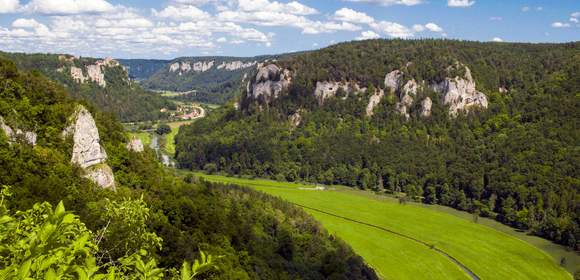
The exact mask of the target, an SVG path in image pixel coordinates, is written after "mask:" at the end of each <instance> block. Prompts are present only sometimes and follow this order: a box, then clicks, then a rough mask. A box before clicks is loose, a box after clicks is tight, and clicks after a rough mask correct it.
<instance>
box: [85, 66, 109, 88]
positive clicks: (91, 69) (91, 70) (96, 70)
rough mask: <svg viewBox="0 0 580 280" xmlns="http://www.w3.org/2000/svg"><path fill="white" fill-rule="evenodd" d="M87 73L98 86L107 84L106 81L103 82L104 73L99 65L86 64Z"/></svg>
mask: <svg viewBox="0 0 580 280" xmlns="http://www.w3.org/2000/svg"><path fill="white" fill-rule="evenodd" d="M87 75H88V76H89V79H90V80H91V81H93V82H95V83H97V85H99V86H100V87H106V86H107V82H105V73H103V71H102V69H101V65H99V64H95V65H87Z"/></svg>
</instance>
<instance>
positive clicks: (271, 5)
mask: <svg viewBox="0 0 580 280" xmlns="http://www.w3.org/2000/svg"><path fill="white" fill-rule="evenodd" d="M238 8H239V9H240V10H241V11H244V12H255V11H268V12H278V13H288V14H293V15H302V16H304V15H313V14H317V13H318V11H317V10H316V9H314V8H311V7H308V6H305V5H303V4H300V3H299V2H296V1H292V2H290V3H287V4H284V3H280V2H276V1H274V2H270V1H269V0H238Z"/></svg>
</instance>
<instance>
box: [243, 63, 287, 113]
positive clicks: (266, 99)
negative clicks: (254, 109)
mask: <svg viewBox="0 0 580 280" xmlns="http://www.w3.org/2000/svg"><path fill="white" fill-rule="evenodd" d="M291 83H292V73H291V72H290V70H288V69H280V67H278V66H277V65H275V64H268V65H266V66H263V67H261V68H260V69H259V70H258V73H257V74H256V76H255V77H254V79H252V80H251V81H250V82H248V84H247V86H246V94H245V96H244V98H243V99H244V100H245V101H246V102H245V103H247V102H253V101H257V102H258V104H259V105H260V107H262V106H263V105H268V104H271V103H272V101H274V100H275V99H277V98H278V97H280V96H281V94H282V93H283V91H285V90H287V89H288V87H289V86H290V84H291Z"/></svg>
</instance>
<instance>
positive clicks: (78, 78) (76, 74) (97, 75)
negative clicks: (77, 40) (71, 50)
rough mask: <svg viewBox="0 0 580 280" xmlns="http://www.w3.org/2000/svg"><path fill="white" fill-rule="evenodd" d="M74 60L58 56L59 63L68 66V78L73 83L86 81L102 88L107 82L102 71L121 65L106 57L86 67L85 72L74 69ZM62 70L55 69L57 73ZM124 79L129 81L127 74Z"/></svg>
mask: <svg viewBox="0 0 580 280" xmlns="http://www.w3.org/2000/svg"><path fill="white" fill-rule="evenodd" d="M76 59H77V58H75V57H65V56H59V60H60V61H62V62H65V63H67V64H70V76H71V78H72V79H73V80H74V81H75V82H77V83H79V84H84V83H85V82H87V81H91V82H94V83H96V84H97V85H99V86H100V87H103V88H104V87H106V86H107V82H106V81H105V73H104V71H105V70H104V69H106V68H108V67H118V66H120V65H121V64H119V62H118V61H116V60H114V59H112V58H110V57H107V58H105V59H104V60H97V61H96V62H95V64H90V65H86V67H85V71H83V69H82V68H79V67H76V66H75V65H74V61H75V60H76ZM123 69H124V70H125V72H127V70H126V69H125V68H123ZM63 70H64V68H59V69H57V71H59V72H62V71H63ZM85 72H86V75H85ZM125 79H126V80H128V79H129V76H128V74H127V76H126V78H125Z"/></svg>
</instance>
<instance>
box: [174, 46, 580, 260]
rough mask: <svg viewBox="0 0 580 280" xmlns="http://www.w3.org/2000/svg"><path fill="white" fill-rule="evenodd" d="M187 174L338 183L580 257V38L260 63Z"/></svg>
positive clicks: (339, 52) (378, 50)
mask: <svg viewBox="0 0 580 280" xmlns="http://www.w3.org/2000/svg"><path fill="white" fill-rule="evenodd" d="M248 79H249V84H248V86H247V87H245V88H244V92H243V93H242V94H241V95H240V99H239V102H238V104H237V106H228V107H224V109H223V110H222V112H221V113H220V112H219V111H218V112H214V114H212V115H210V116H208V118H205V119H203V120H201V121H198V122H196V123H194V124H192V125H190V126H186V127H182V128H181V129H180V132H179V134H178V135H177V137H176V158H177V160H178V162H179V164H180V166H181V167H183V168H188V169H204V168H205V169H207V168H208V167H211V168H212V169H213V168H214V167H217V169H218V170H220V171H223V172H228V173H231V174H243V175H249V176H268V177H270V178H273V179H277V180H280V179H286V180H289V181H297V180H298V181H301V180H303V181H309V182H319V183H325V184H342V185H348V186H352V187H357V188H362V189H373V190H376V191H379V192H388V193H392V194H396V195H403V196H406V197H409V198H412V199H415V200H417V201H423V202H425V203H429V204H435V203H438V204H443V205H448V206H451V207H455V208H457V209H460V210H464V211H470V212H472V213H474V214H475V215H478V214H481V215H483V216H488V217H492V218H496V219H497V220H499V221H501V222H503V223H506V224H509V225H512V226H514V227H517V228H520V229H522V230H527V231H529V232H530V233H533V234H536V235H540V236H543V237H546V238H548V239H551V240H554V241H556V242H558V243H561V244H565V245H568V246H570V247H571V248H575V249H579V248H580V226H579V225H580V216H579V214H578V213H580V194H579V189H580V188H579V186H580V160H579V158H578V154H579V153H578V151H579V148H578V143H580V140H579V139H580V133H579V130H578V124H579V123H580V117H579V114H578V112H580V98H579V96H580V43H579V42H572V43H563V44H524V43H480V42H466V41H452V40H368V41H357V42H350V43H341V44H338V45H334V46H330V47H328V48H324V49H321V50H318V51H314V52H308V53H303V54H299V55H295V56H292V57H287V58H283V59H279V60H278V61H276V62H273V63H267V64H265V65H264V66H263V67H261V68H259V69H256V70H254V71H253V72H252V74H251V75H249V78H248Z"/></svg>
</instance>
